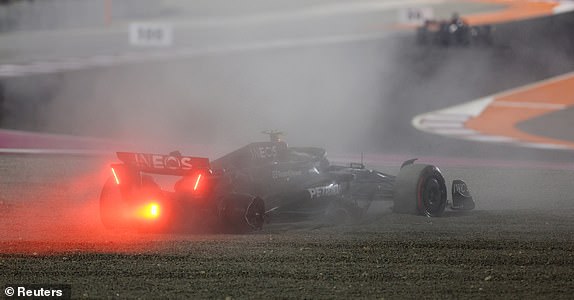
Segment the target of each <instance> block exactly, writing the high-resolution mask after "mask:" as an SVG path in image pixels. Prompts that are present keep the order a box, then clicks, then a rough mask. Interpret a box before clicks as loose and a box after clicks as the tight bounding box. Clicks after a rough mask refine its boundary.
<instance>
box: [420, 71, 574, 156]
mask: <svg viewBox="0 0 574 300" xmlns="http://www.w3.org/2000/svg"><path fill="white" fill-rule="evenodd" d="M571 107H574V73H569V74H565V75H562V76H558V77H555V78H551V79H548V80H544V81H541V82H538V83H535V84H531V85H527V86H524V87H521V88H518V89H514V90H510V91H507V92H503V93H500V94H496V95H493V96H489V97H485V98H481V99H478V100H474V101H471V102H468V103H465V104H460V105H456V106H452V107H449V108H445V109H441V110H437V111H433V112H429V113H424V114H421V115H418V116H416V117H415V118H414V119H413V120H412V125H413V126H414V127H415V128H417V129H419V130H421V131H424V132H429V133H433V134H439V135H443V136H448V137H454V138H460V139H466V140H473V141H480V142H493V143H505V144H512V145H516V146H522V147H530V148H544V149H574V142H572V141H566V140H559V139H554V138H549V137H544V136H539V135H535V134H531V133H528V132H524V131H522V130H520V129H518V128H517V125H518V124H519V123H521V122H524V121H527V120H531V119H534V118H537V117H540V116H543V115H546V114H550V113H553V112H557V111H560V110H564V109H567V108H571Z"/></svg>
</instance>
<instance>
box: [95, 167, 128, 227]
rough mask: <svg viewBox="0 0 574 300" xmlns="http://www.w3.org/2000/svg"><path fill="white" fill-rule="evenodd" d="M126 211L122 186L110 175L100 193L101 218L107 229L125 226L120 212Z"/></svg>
mask: <svg viewBox="0 0 574 300" xmlns="http://www.w3.org/2000/svg"><path fill="white" fill-rule="evenodd" d="M122 211H124V209H123V200H122V194H121V191H120V187H119V186H118V185H117V184H116V183H115V180H114V179H113V178H112V177H110V178H108V180H107V181H106V183H105V184H104V187H103V188H102V192H101V193H100V219H101V220H102V224H103V225H104V227H106V228H107V229H118V228H121V227H124V226H125V224H124V223H123V222H122V217H121V215H120V213H121V212H122Z"/></svg>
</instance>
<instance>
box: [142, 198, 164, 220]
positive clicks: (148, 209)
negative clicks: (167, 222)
mask: <svg viewBox="0 0 574 300" xmlns="http://www.w3.org/2000/svg"><path fill="white" fill-rule="evenodd" d="M138 215H139V216H140V217H142V218H144V219H148V220H151V219H157V218H159V216H160V215H161V206H160V205H159V204H158V203H157V202H155V201H154V202H150V203H147V204H145V205H144V206H142V207H141V208H140V210H139V212H138Z"/></svg>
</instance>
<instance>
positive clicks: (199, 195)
mask: <svg viewBox="0 0 574 300" xmlns="http://www.w3.org/2000/svg"><path fill="white" fill-rule="evenodd" d="M118 158H119V159H120V160H121V161H122V163H121V164H114V165H112V173H113V174H112V175H113V176H111V177H110V179H108V182H107V183H106V184H105V186H104V189H103V190H102V195H101V197H100V203H101V205H100V208H101V214H102V221H103V223H104V225H106V226H107V227H111V228H114V227H134V226H135V227H139V228H144V229H147V228H154V229H157V228H161V229H165V228H173V227H174V225H175V224H177V225H178V226H182V224H185V226H187V227H189V226H191V227H194V228H196V229H198V228H201V229H202V230H204V229H214V230H219V231H223V232H244V231H249V230H256V229H260V228H261V227H262V226H263V224H264V222H266V221H273V220H289V221H292V220H299V219H301V218H305V217H309V216H326V217H334V218H336V219H339V220H341V219H344V220H350V219H358V218H361V217H362V216H363V215H364V214H365V213H366V211H367V210H368V208H369V206H370V205H371V203H372V202H373V201H385V200H386V201H393V202H394V208H393V210H394V211H395V212H398V213H413V214H421V215H426V216H432V217H435V216H440V215H441V214H442V213H443V211H444V210H445V209H446V208H447V206H449V207H450V208H452V209H462V210H469V209H473V208H474V201H473V199H472V197H471V196H470V193H469V192H468V188H467V186H466V184H465V183H464V182H463V181H461V180H455V181H454V182H453V187H452V195H453V196H452V200H451V203H450V205H449V203H448V201H447V189H446V182H445V180H444V178H443V176H442V173H441V172H440V170H439V169H438V168H437V167H435V166H432V165H424V164H414V161H415V160H414V159H413V160H409V161H406V162H405V163H404V164H403V165H402V166H401V170H400V171H399V174H398V175H397V176H394V175H390V174H387V173H383V172H379V171H376V170H371V169H367V168H366V167H365V166H364V165H363V163H351V164H348V165H335V164H331V163H330V162H329V160H328V159H327V157H326V151H325V150H324V149H322V148H316V147H289V146H288V145H287V143H285V142H283V141H281V140H279V139H278V137H277V135H276V133H272V134H271V140H270V141H267V142H255V143H250V144H248V145H246V146H244V147H241V148H239V149H237V150H235V151H233V152H231V153H229V154H227V155H225V156H223V157H221V158H218V159H216V160H213V161H211V162H210V161H209V160H208V159H207V158H198V157H188V156H182V155H181V154H180V153H179V152H172V153H170V154H169V155H154V154H144V153H126V152H119V153H118ZM150 174H155V175H171V176H175V177H177V178H178V179H177V181H176V182H175V184H174V185H173V191H171V190H169V191H168V190H166V189H162V188H161V187H159V185H158V184H157V183H156V182H155V181H154V179H153V177H152V176H150ZM120 203H121V205H120ZM126 211H127V212H129V213H127V214H126V213H125V212H126ZM134 224H135V225H134ZM192 224H193V225H192Z"/></svg>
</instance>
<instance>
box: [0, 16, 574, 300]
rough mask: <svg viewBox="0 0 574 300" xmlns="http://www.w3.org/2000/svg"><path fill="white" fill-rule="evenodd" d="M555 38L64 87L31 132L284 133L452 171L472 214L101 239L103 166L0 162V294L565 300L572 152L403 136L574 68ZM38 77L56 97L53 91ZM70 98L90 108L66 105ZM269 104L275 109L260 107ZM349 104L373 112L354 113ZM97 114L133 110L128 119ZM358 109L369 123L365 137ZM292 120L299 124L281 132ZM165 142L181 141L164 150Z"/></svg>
mask: <svg viewBox="0 0 574 300" xmlns="http://www.w3.org/2000/svg"><path fill="white" fill-rule="evenodd" d="M358 18H360V17H358ZM543 25H544V26H546V25H548V24H546V23H545V24H543ZM300 26H301V27H305V26H303V24H300ZM556 27H557V28H554V27H543V28H544V30H542V29H540V31H538V32H543V31H544V32H548V31H547V30H548V28H553V29H552V30H551V31H552V32H553V33H554V34H555V35H554V36H543V37H540V36H541V35H535V34H533V33H532V32H536V31H529V33H530V35H529V36H528V38H527V39H526V38H525V39H523V37H524V36H517V37H515V38H514V39H508V40H506V39H505V40H504V41H505V42H506V41H508V42H506V43H504V44H503V46H500V47H495V48H493V49H435V48H433V49H425V50H424V51H423V50H420V49H416V48H414V47H412V44H410V42H412V40H411V39H410V38H411V36H410V35H409V34H397V35H393V37H392V39H383V40H377V39H375V40H372V41H371V40H368V41H349V42H346V43H340V44H336V45H332V44H329V45H319V46H316V45H313V46H311V47H287V48H283V49H271V50H265V51H259V52H257V51H256V52H255V53H253V52H248V53H234V54H232V55H223V56H202V57H201V59H197V58H195V59H189V60H185V59H184V60H178V61H177V62H171V63H170V62H167V63H154V64H147V65H134V66H128V67H119V68H109V69H102V70H87V71H79V72H75V73H73V74H61V75H60V77H59V79H58V80H56V82H57V86H59V85H60V84H62V82H64V86H62V88H61V89H58V90H57V91H56V92H55V94H56V95H57V96H59V97H60V98H58V97H55V99H56V100H55V102H54V103H51V104H50V106H48V107H49V108H51V109H52V110H53V111H52V113H53V114H50V115H46V114H44V113H41V114H40V116H43V117H44V119H42V118H40V119H37V118H35V119H34V122H35V123H34V122H31V123H33V124H25V125H26V126H41V127H48V128H49V129H52V130H55V131H65V130H68V131H70V132H69V133H77V134H82V133H90V134H93V133H95V134H100V135H103V136H105V135H120V136H121V135H128V136H133V139H134V140H137V138H138V137H141V136H145V137H147V138H148V139H151V140H152V141H153V140H155V139H153V138H150V136H151V137H155V138H157V139H158V140H162V139H165V141H166V143H169V142H174V140H176V141H181V139H182V137H186V138H187V139H190V140H191V142H190V143H192V142H193V141H200V142H202V143H212V142H221V141H222V140H223V141H225V142H227V144H231V145H233V146H235V145H237V146H238V145H241V144H242V143H245V141H246V140H250V139H257V138H258V136H257V135H256V134H254V135H249V134H247V135H246V134H242V133H241V132H240V131H251V132H257V131H259V130H260V129H261V128H262V127H263V128H265V129H267V128H268V127H269V126H273V127H275V128H287V129H286V131H288V133H289V135H288V141H289V142H290V144H293V145H297V144H303V145H305V144H313V145H316V144H317V143H319V146H322V145H324V146H328V149H332V148H337V149H336V150H338V151H341V152H351V153H357V152H359V151H368V152H372V153H380V152H383V153H390V154H393V153H401V155H404V156H409V155H411V154H412V155H423V156H427V158H425V162H429V163H432V162H436V163H437V164H439V166H443V165H444V163H445V162H446V163H447V164H446V165H444V167H442V169H443V171H444V173H445V176H446V177H447V178H448V179H454V178H461V179H464V180H466V181H467V182H468V183H469V185H470V189H471V192H472V193H473V194H474V195H475V198H476V201H477V209H476V210H475V211H473V212H470V213H466V214H453V213H448V214H447V215H446V216H445V217H444V218H437V219H429V218H425V217H419V216H410V215H396V214H392V213H390V210H389V206H388V205H385V204H381V205H377V206H376V207H374V208H373V209H372V210H371V211H370V213H369V215H368V216H367V218H366V219H364V220H362V221H360V222H358V223H351V224H336V223H335V224H334V223H332V222H326V221H324V220H310V221H306V222H299V223H292V224H270V226H268V227H266V228H265V229H264V230H263V231H262V232H257V233H253V234H247V235H210V234H207V235H205V234H186V233H177V234H167V235H153V234H138V233H133V232H109V231H106V230H104V229H103V227H102V226H101V224H100V222H99V217H98V214H97V210H98V203H97V198H98V194H99V190H100V188H101V185H102V183H103V182H104V180H105V178H106V177H107V176H108V175H109V173H108V172H109V170H108V168H107V167H106V164H107V163H109V162H111V161H112V160H113V158H112V157H105V158H101V157H91V156H72V157H65V156H19V155H5V156H0V174H1V180H0V191H2V192H1V194H0V215H1V217H0V225H1V226H0V249H1V251H0V252H1V254H0V270H1V271H2V272H0V284H1V285H2V286H3V285H4V284H9V283H69V284H71V285H72V292H73V297H74V298H227V297H231V298H269V297H271V298H275V297H278V298H334V297H339V298H349V297H366V298H383V297H384V298H570V297H571V295H572V293H573V290H574V282H573V279H572V278H574V277H573V276H572V275H573V273H572V266H573V263H574V261H573V260H574V259H573V256H572V255H573V253H574V252H573V250H574V243H573V242H572V241H573V240H574V239H573V238H574V236H573V235H574V234H573V233H574V231H573V228H574V217H573V214H572V213H573V212H574V205H573V204H572V203H574V202H573V201H574V199H573V198H574V197H573V196H572V193H571V190H570V189H571V186H572V184H571V182H572V180H571V179H572V176H573V175H574V174H573V171H572V169H573V168H572V163H571V158H572V154H571V153H570V152H559V151H558V152H557V151H543V150H532V149H521V148H517V147H511V146H502V145H490V144H480V143H476V142H469V141H458V140H452V139H448V138H443V137H437V136H430V135H426V134H424V133H422V132H418V131H416V130H415V129H414V128H412V127H411V126H410V119H411V118H412V116H414V115H417V114H420V113H423V112H428V111H431V110H434V109H438V108H442V107H447V106H449V105H453V104H456V103H459V102H464V101H468V100H472V99H476V98H479V97H481V96H484V95H488V94H492V93H494V92H498V91H501V90H504V89H507V88H511V87H515V86H518V85H521V84H526V83H530V82H533V81H537V80H541V79H544V78H547V77H550V76H554V75H558V74H561V73H565V72H568V71H570V70H571V69H572V65H571V62H569V61H568V60H567V59H564V58H565V57H566V58H567V57H568V56H567V55H566V54H565V53H568V51H569V50H570V49H572V48H569V47H571V46H572V44H571V43H570V42H569V41H566V42H564V43H562V44H560V43H558V46H552V47H551V46H548V47H541V46H540V45H550V43H544V42H545V41H546V42H547V41H553V42H554V43H556V42H557V41H558V42H559V41H560V39H559V38H560V37H563V36H562V35H561V30H560V27H559V26H558V25H556ZM361 28H364V27H361ZM533 36H534V37H533ZM537 36H538V37H537ZM557 37H558V38H557ZM532 38H534V40H531V39H532ZM524 43H526V44H524ZM459 50H460V51H459ZM570 61H572V60H570ZM469 70H471V71H469ZM152 71H153V72H152ZM333 74H336V75H333ZM492 74H496V76H493V75H492ZM182 76H185V78H186V80H185V81H184V83H181V81H180V80H178V79H179V78H181V77H182ZM102 78H104V79H106V80H103V79H102ZM316 78H322V79H323V80H317V79H316ZM13 80H14V82H13V84H15V85H17V84H20V85H28V84H29V83H30V82H29V81H26V80H22V79H18V80H16V79H13ZM19 80H21V81H19ZM27 80H30V79H27ZM32 80H38V81H35V83H38V82H41V83H46V82H48V84H47V85H50V84H53V83H52V82H53V80H54V79H53V78H46V77H42V78H35V79H32ZM59 80H61V81H59ZM153 86H155V87H157V86H161V89H160V90H161V92H157V91H154V88H152V87H153ZM223 86H225V87H226V88H225V89H223V88H222V87H223ZM302 87H305V88H304V89H302ZM38 92H40V91H38ZM41 92H44V91H41ZM34 96H35V95H34V93H32V95H31V96H30V98H34ZM172 96H173V98H174V99H178V98H177V97H181V98H183V97H184V96H185V97H186V99H188V101H191V102H192V103H194V104H196V105H197V103H200V102H199V101H200V100H202V99H210V100H209V101H211V103H210V104H215V107H217V109H214V108H213V107H211V106H209V107H208V106H205V107H202V108H203V109H205V111H207V112H208V114H206V113H205V111H203V113H199V112H194V111H192V110H190V111H187V112H186V114H182V115H178V114H174V112H178V111H180V110H182V109H181V106H180V105H175V104H181V103H182V102H178V101H177V100H174V101H175V102H174V103H175V104H174V105H172V104H170V103H167V102H161V103H162V104H161V105H157V106H156V105H154V104H153V103H155V102H153V101H152V100H156V99H168V98H172ZM79 98H82V99H84V102H80V103H74V102H71V100H70V99H79ZM348 98H351V99H353V101H352V102H347V101H346V100H345V99H348ZM118 99H136V100H137V101H135V100H133V101H127V102H125V103H124V102H120V101H119V100H118ZM234 99H242V100H243V101H242V104H243V105H246V106H248V108H244V106H243V105H238V104H235V105H234V103H235V102H233V101H232V100H234ZM269 99H273V100H272V101H273V102H272V103H273V105H267V104H265V102H264V100H266V101H270V100H269ZM297 99H304V100H297ZM310 99H312V100H313V101H311V100H310ZM357 99H360V101H361V103H360V106H361V107H365V106H366V107H367V109H360V108H357V107H356V106H357V105H356V104H357V101H359V100H357ZM95 100H99V101H104V102H105V101H109V102H105V103H106V104H114V103H115V104H116V105H117V106H116V107H115V108H116V109H120V110H123V111H124V112H125V111H131V112H135V114H134V116H132V118H133V119H129V120H127V121H126V120H125V119H123V118H119V117H117V115H113V114H112V113H113V112H114V111H113V110H109V106H108V105H104V106H101V105H94V104H93V103H94V101H95ZM381 101H383V103H382V104H381ZM281 103H287V104H281ZM335 104H336V105H335ZM52 105H53V106H52ZM277 105H279V106H278V108H277ZM301 105H306V106H305V109H303V110H301V109H296V110H295V109H291V106H299V107H300V106H301ZM62 107H66V108H67V110H66V112H67V113H66V114H65V115H62V114H59V111H60V109H61V108H62ZM142 107H143V108H142ZM258 110H259V111H261V112H262V113H260V114H256V115H255V116H253V115H252V113H253V111H258ZM150 111H152V112H153V114H151V115H150ZM229 111H231V112H233V114H231V113H229ZM277 111H278V112H277ZM72 112H74V113H75V114H74V113H72ZM86 112H88V113H86ZM365 112H368V113H373V114H374V115H375V116H377V118H375V119H374V121H371V122H366V121H365V122H361V120H363V118H364V113H365ZM341 113H346V115H345V118H344V119H345V120H346V121H347V122H341V121H340V120H341V117H340V114H341ZM166 115H167V116H169V118H166V117H165V116H166ZM203 115H207V116H210V117H212V118H208V117H207V116H203ZM103 116H106V117H105V118H104V117H103ZM114 116H115V117H116V118H114ZM190 116H193V117H190ZM247 116H251V118H250V119H249V120H247V119H248V118H247ZM269 116H273V117H269ZM331 116H336V117H331ZM151 117H153V118H151ZM215 117H217V118H218V119H217V122H216V121H212V120H213V119H214V118H215ZM178 118H180V119H178ZM294 118H297V120H298V122H297V123H299V124H297V125H298V126H293V125H291V124H292V123H293V122H292V120H293V119H294ZM170 119H176V120H178V122H168V121H167V120H170ZM198 119H199V121H198ZM253 119H255V121H253ZM364 119H367V118H364ZM567 119H568V118H567V117H561V120H567ZM101 120H106V121H105V122H102V121H101ZM150 120H153V121H150ZM158 120H161V121H158ZM182 120H183V121H185V122H183V121H182ZM272 120H279V121H277V122H272ZM80 121H81V122H80ZM349 121H350V122H349ZM549 122H550V121H549ZM556 122H558V121H556ZM150 123H152V125H156V126H157V127H159V128H156V126H150ZM333 123H337V124H340V123H343V124H342V125H340V126H333V125H332V124H333ZM86 124H88V125H86ZM166 124H167V125H166ZM222 124H223V125H222ZM357 124H359V125H360V126H358V125H357ZM546 124H548V123H547V122H545V123H544V124H543V125H546ZM83 125H85V126H83ZM311 125H313V126H311ZM529 126H531V127H532V128H531V129H530V130H539V131H540V130H541V129H540V128H539V127H536V124H534V125H532V124H529ZM538 126H540V125H538ZM118 128H121V130H117V129H118ZM167 128H169V129H171V131H170V132H171V133H172V134H173V136H169V137H166V134H165V133H166V129H167ZM189 128H201V130H196V131H195V130H194V131H191V130H189ZM309 128H314V130H310V129H309ZM235 130H236V131H235ZM563 130H564V132H566V131H568V129H563ZM118 131H121V132H119V133H118ZM110 132H111V133H112V134H110ZM359 132H360V133H361V134H358V133H359ZM553 132H555V131H553ZM561 136H567V134H566V133H563V134H561ZM213 137H217V138H213ZM319 137H320V138H319ZM341 137H344V139H343V140H342V139H341ZM341 145H343V146H341ZM226 146H227V145H226ZM331 146H333V147H331ZM223 148H224V149H232V148H231V147H223ZM188 150H190V151H191V150H193V148H192V147H190V149H188ZM219 151H223V150H219ZM449 158H450V159H453V158H456V159H458V162H459V163H452V160H451V161H449V160H448V159H449ZM367 159H368V163H369V166H370V167H372V168H379V169H381V170H383V171H389V172H392V173H395V172H396V170H397V169H398V163H397V162H396V161H391V162H388V161H385V160H384V159H378V158H377V156H375V155H372V156H368V155H367ZM441 162H442V163H443V164H441ZM449 162H450V163H449ZM501 162H504V163H501ZM525 162H528V163H529V164H527V163H525Z"/></svg>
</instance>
